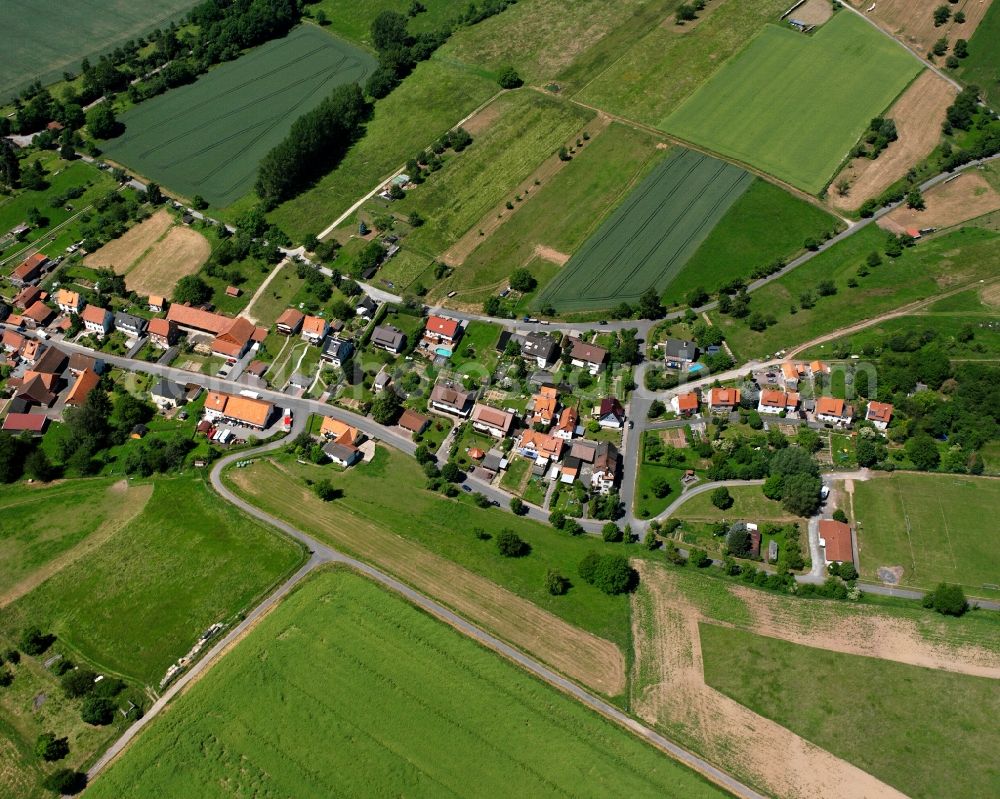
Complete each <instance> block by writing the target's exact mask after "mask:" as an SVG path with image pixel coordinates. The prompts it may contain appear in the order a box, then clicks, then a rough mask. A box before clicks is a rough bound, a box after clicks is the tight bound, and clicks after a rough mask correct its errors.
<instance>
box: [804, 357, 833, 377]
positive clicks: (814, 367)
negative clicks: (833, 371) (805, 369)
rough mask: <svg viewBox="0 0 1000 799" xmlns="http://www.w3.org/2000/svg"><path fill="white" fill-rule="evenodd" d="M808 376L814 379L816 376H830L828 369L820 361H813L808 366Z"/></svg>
mask: <svg viewBox="0 0 1000 799" xmlns="http://www.w3.org/2000/svg"><path fill="white" fill-rule="evenodd" d="M809 374H811V375H812V376H813V377H816V376H817V375H828V374H830V367H829V366H827V365H826V364H825V363H823V362H822V361H813V362H812V363H810V364H809Z"/></svg>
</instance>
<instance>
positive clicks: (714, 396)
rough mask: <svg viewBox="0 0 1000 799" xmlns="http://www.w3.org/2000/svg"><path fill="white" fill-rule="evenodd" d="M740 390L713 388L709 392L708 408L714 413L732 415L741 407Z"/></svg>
mask: <svg viewBox="0 0 1000 799" xmlns="http://www.w3.org/2000/svg"><path fill="white" fill-rule="evenodd" d="M739 404H740V390H739V389H738V388H713V389H712V390H711V391H709V392H708V407H709V408H711V409H712V411H713V412H714V413H730V412H732V411H734V410H735V409H736V408H738V407H739Z"/></svg>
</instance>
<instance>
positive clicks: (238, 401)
mask: <svg viewBox="0 0 1000 799" xmlns="http://www.w3.org/2000/svg"><path fill="white" fill-rule="evenodd" d="M273 412H274V406H273V405H272V404H271V403H270V402H265V401H264V400H258V399H253V398H252V397H244V396H242V395H238V394H222V393H221V392H218V391H210V392H208V396H207V397H206V398H205V419H207V420H208V421H210V422H220V421H221V422H231V423H232V424H236V425H241V426H243V427H250V428H253V429H254V430H263V429H264V428H265V427H267V422H268V420H269V419H270V418H271V414H272V413H273Z"/></svg>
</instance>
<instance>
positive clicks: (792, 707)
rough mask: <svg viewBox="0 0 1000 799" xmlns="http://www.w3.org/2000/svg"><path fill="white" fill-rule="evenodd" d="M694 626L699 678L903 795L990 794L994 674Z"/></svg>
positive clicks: (998, 780)
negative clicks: (698, 647)
mask: <svg viewBox="0 0 1000 799" xmlns="http://www.w3.org/2000/svg"><path fill="white" fill-rule="evenodd" d="M700 632H701V636H700V638H701V651H702V657H703V659H704V668H705V682H706V683H708V684H709V685H710V686H712V687H713V688H715V689H717V690H719V691H721V692H722V693H724V694H725V695H727V696H729V697H731V698H733V699H735V700H736V701H737V702H740V703H741V704H743V705H745V706H746V707H748V708H750V709H751V710H753V711H754V712H755V713H758V714H760V715H762V716H765V717H766V718H769V719H772V720H774V721H776V722H778V723H779V724H781V725H783V726H785V727H787V728H788V729H790V730H792V731H793V732H795V733H797V734H798V735H801V736H802V737H803V738H805V739H806V740H808V741H810V742H812V743H814V744H816V745H817V746H820V747H822V748H823V749H826V750H827V751H829V752H831V753H832V754H834V755H836V756H838V757H841V758H843V759H844V760H847V761H849V762H851V763H853V764H855V765H856V766H858V767H859V768H861V769H863V770H865V771H867V772H868V773H870V774H872V775H873V776H875V777H878V778H879V779H881V780H882V781H883V782H886V783H888V784H890V785H892V786H894V787H896V788H898V789H899V790H901V791H902V792H904V793H905V794H906V795H907V796H912V797H914V799H931V797H939V796H949V797H955V799H963V798H965V799H974V797H980V796H987V795H996V794H997V793H998V792H1000V771H998V770H997V767H996V758H995V756H994V754H995V752H996V750H997V747H998V746H1000V729H998V728H997V725H996V723H995V719H996V716H997V713H1000V693H998V691H997V684H996V680H992V679H989V678H986V677H972V676H968V675H964V674H955V673H951V672H947V671H940V670H935V669H927V668H921V667H919V666H911V665H908V664H904V663H897V662H894V661H889V660H880V659H877V658H870V657H862V656H859V655H850V654H844V653H840V652H830V651H827V650H823V649H815V648H812V647H808V646H801V645H799V644H794V643H789V642H786V641H781V640H778V639H776V638H766V637H763V636H760V635H755V634H753V633H751V632H747V631H745V630H739V629H730V628H727V627H721V626H718V625H715V624H705V623H702V624H701V625H700ZM776 756H780V755H777V754H776Z"/></svg>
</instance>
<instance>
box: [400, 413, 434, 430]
mask: <svg viewBox="0 0 1000 799" xmlns="http://www.w3.org/2000/svg"><path fill="white" fill-rule="evenodd" d="M430 423H431V420H430V419H429V418H427V417H426V416H424V415H423V414H422V413H417V412H416V411H411V410H409V409H407V410H405V411H403V413H402V415H401V416H400V417H399V421H398V422H396V424H398V425H399V426H400V427H402V428H403V429H404V430H408V431H409V432H411V433H413V434H414V435H419V434H420V433H422V432H424V430H426V429H427V425H429V424H430Z"/></svg>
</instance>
